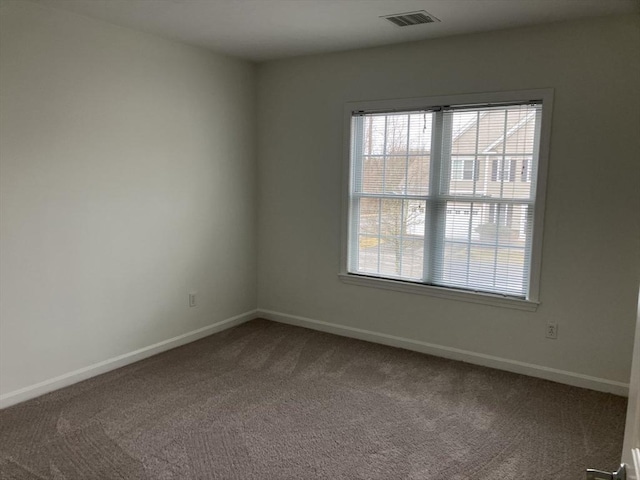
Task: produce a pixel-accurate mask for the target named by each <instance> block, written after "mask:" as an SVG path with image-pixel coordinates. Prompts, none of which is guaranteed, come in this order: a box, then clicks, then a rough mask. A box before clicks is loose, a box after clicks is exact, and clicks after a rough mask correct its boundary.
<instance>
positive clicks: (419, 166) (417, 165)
mask: <svg viewBox="0 0 640 480" xmlns="http://www.w3.org/2000/svg"><path fill="white" fill-rule="evenodd" d="M407 160H408V177H407V195H428V194H429V168H430V160H431V157H429V156H411V157H409V158H408V159H407Z"/></svg>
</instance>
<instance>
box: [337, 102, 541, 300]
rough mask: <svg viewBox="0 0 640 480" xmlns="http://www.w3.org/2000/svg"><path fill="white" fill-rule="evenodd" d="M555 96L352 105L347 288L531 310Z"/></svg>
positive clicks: (350, 108)
mask: <svg viewBox="0 0 640 480" xmlns="http://www.w3.org/2000/svg"><path fill="white" fill-rule="evenodd" d="M551 96H552V93H551V92H550V91H547V90H545V91H529V92H521V93H518V92H515V93H505V94H485V95H479V96H477V97H476V96H468V95H465V96H458V97H447V98H444V97H440V98H427V99H417V100H402V101H398V102H394V101H383V102H370V103H367V104H349V105H348V110H347V111H348V113H347V114H348V124H349V125H348V126H349V132H350V135H349V139H350V142H349V145H348V148H349V162H348V182H347V184H348V192H347V202H346V204H347V205H348V211H347V212H346V215H345V218H346V223H347V228H346V235H345V245H344V252H343V262H344V265H343V271H342V275H341V277H342V278H343V280H345V281H349V282H351V283H359V282H360V283H361V284H366V285H372V286H382V287H384V288H393V289H401V290H402V289H408V290H410V291H416V288H415V287H416V286H417V287H420V291H419V293H427V294H437V295H441V296H454V297H455V298H462V299H467V300H470V301H479V300H478V298H479V297H478V295H480V296H482V297H483V299H482V300H481V302H482V303H494V301H495V300H496V299H504V300H505V301H504V302H499V301H498V303H500V304H505V305H507V306H515V307H516V308H527V309H531V308H535V307H531V305H529V306H527V305H525V304H536V303H537V300H538V298H537V296H538V276H539V274H538V272H539V265H540V251H541V238H542V237H541V225H542V213H543V199H544V190H543V187H544V176H545V174H546V173H545V172H546V162H545V161H544V159H545V158H546V150H547V145H546V144H547V143H548V142H547V141H546V140H544V141H543V137H544V138H545V139H546V138H548V131H549V125H548V119H549V115H550V104H551ZM382 281H383V282H382ZM389 281H393V282H389ZM404 287H406V288H404Z"/></svg>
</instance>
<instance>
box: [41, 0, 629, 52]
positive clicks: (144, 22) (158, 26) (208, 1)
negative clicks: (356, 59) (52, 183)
mask: <svg viewBox="0 0 640 480" xmlns="http://www.w3.org/2000/svg"><path fill="white" fill-rule="evenodd" d="M36 1H37V2H39V3H42V4H46V5H50V6H53V7H57V8H62V9H66V10H71V11H74V12H77V13H81V14H84V15H88V16H91V17H95V18H98V19H102V20H105V21H107V22H111V23H114V24H117V25H122V26H126V27H131V28H134V29H137V30H142V31H145V32H149V33H154V34H156V35H160V36H163V37H168V38H172V39H175V40H179V41H182V42H185V43H189V44H192V45H199V46H203V47H206V48H210V49H212V50H215V51H217V52H220V53H224V54H227V55H232V56H236V57H241V58H244V59H248V60H255V61H263V60H271V59H276V58H283V57H289V56H295V55H303V54H311V53H320V52H329V51H337V50H348V49H353V48H361V47H371V46H376V45H385V44H391V43H399V42H407V41H412V40H420V39H425V38H433V37H440V36H446V35H455V34H461V33H469V32H477V31H486V30H496V29H502V28H510V27H517V26H523V25H533V24H540V23H547V22H554V21H559V20H566V19H570V18H579V17H591V16H602V15H612V14H623V13H640V0H36ZM414 10H427V12H429V13H431V14H432V15H434V16H436V17H437V18H439V19H440V20H441V23H433V24H427V25H416V26H411V27H402V28H400V27H396V26H394V25H393V24H391V23H390V22H388V21H386V20H383V19H380V18H379V16H381V15H388V14H392V13H403V12H410V11H414ZM594 35H597V32H594Z"/></svg>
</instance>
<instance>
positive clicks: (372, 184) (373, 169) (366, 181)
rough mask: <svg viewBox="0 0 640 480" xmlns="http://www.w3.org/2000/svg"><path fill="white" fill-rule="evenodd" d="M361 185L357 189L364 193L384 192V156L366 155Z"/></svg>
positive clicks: (363, 160) (363, 162)
mask: <svg viewBox="0 0 640 480" xmlns="http://www.w3.org/2000/svg"><path fill="white" fill-rule="evenodd" d="M360 178H361V179H362V180H361V182H362V183H361V185H356V191H361V192H364V193H382V189H383V185H384V157H365V158H363V159H362V172H361V177H360Z"/></svg>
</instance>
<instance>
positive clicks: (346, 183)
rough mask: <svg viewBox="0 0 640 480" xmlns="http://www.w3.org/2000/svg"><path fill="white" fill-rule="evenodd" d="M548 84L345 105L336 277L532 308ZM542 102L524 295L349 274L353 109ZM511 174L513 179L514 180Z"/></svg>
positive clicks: (540, 234) (536, 286)
mask: <svg viewBox="0 0 640 480" xmlns="http://www.w3.org/2000/svg"><path fill="white" fill-rule="evenodd" d="M553 94H554V91H553V89H552V88H545V89H534V90H518V91H509V92H489V93H470V94H461V95H442V96H432V97H417V98H404V99H386V100H371V101H355V102H347V103H346V104H345V106H344V137H343V165H342V229H341V255H340V270H339V274H338V276H339V279H340V280H341V281H342V282H344V283H348V284H352V285H361V286H367V287H374V288H383V289H387V290H395V291H400V292H405V293H414V294H422V295H429V296H435V297H440V298H448V299H451V300H459V301H465V302H472V303H481V304H486V305H493V306H499V307H507V308H515V309H520V310H528V311H535V310H536V309H537V307H538V305H539V304H540V300H539V297H540V273H541V267H542V239H543V236H544V235H543V233H544V232H543V228H544V213H545V203H546V187H547V172H548V164H549V147H550V140H551V118H552V110H553ZM533 100H535V101H541V102H542V114H541V120H540V122H541V124H540V145H539V152H538V176H537V179H531V180H532V181H535V182H536V208H535V212H534V218H533V222H534V223H533V237H532V242H531V265H530V269H529V275H530V279H529V296H528V298H527V299H519V298H514V297H509V296H506V295H500V294H491V293H485V292H475V291H471V290H462V289H456V288H452V287H440V286H434V285H426V284H421V283H414V282H408V281H403V280H393V279H388V278H380V277H369V276H366V275H361V274H353V273H349V272H348V264H347V262H348V251H349V238H348V237H349V227H350V225H349V208H350V201H351V199H350V196H349V188H350V183H351V178H350V172H351V134H352V131H351V128H352V126H351V118H352V115H353V113H356V112H361V111H367V112H369V111H381V112H394V111H407V110H413V109H415V110H421V109H429V108H438V107H441V106H443V105H469V106H473V105H482V104H494V103H519V102H523V103H524V102H529V101H533ZM517 177H518V176H516V181H517V180H519V178H517Z"/></svg>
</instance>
